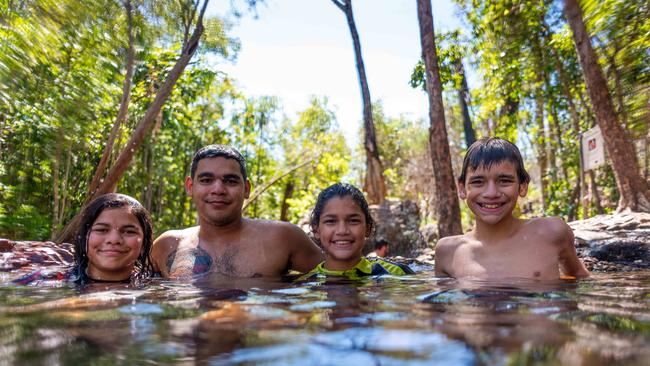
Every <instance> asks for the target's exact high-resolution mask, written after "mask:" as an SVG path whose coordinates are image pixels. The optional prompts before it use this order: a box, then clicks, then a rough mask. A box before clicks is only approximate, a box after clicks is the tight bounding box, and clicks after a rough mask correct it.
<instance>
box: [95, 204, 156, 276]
mask: <svg viewBox="0 0 650 366" xmlns="http://www.w3.org/2000/svg"><path fill="white" fill-rule="evenodd" d="M143 237H144V235H143V232H142V227H141V226H140V222H139V221H138V219H137V218H136V217H135V216H133V214H131V209H130V208H129V207H118V208H107V209H105V210H104V211H102V212H101V214H100V215H99V216H98V217H97V219H96V220H95V222H94V223H93V226H92V228H91V229H90V234H89V236H88V244H87V249H86V251H87V253H88V271H87V274H88V276H90V277H91V278H93V279H96V280H104V281H120V280H124V279H127V278H128V277H129V276H130V275H131V273H132V272H133V267H134V265H135V262H136V260H137V259H138V256H140V253H141V252H142V239H143Z"/></svg>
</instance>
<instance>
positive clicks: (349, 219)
mask: <svg viewBox="0 0 650 366" xmlns="http://www.w3.org/2000/svg"><path fill="white" fill-rule="evenodd" d="M369 234H370V228H368V227H367V224H366V219H365V215H364V214H363V211H362V210H361V208H360V207H359V205H358V204H357V203H356V202H354V200H353V199H352V197H350V196H345V197H333V198H331V199H330V200H329V201H327V203H326V204H325V206H324V207H323V212H322V213H321V216H320V219H319V220H318V227H317V228H316V230H315V232H314V235H315V236H316V238H317V239H318V240H320V243H321V245H322V246H323V248H324V249H325V253H326V259H325V263H324V267H325V268H326V269H330V270H346V269H350V268H353V267H354V266H355V265H356V264H357V263H359V260H361V251H362V250H363V246H364V243H365V239H366V237H367V236H368V235H369Z"/></svg>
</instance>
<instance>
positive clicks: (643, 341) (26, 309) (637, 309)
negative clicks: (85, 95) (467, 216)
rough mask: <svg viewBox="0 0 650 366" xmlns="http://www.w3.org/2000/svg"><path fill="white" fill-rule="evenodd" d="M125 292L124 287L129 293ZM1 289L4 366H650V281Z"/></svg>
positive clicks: (644, 277) (207, 280)
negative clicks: (146, 365) (195, 365)
mask: <svg viewBox="0 0 650 366" xmlns="http://www.w3.org/2000/svg"><path fill="white" fill-rule="evenodd" d="M120 286H121V287H120ZM120 286H118V287H111V288H106V287H98V288H92V287H91V288H87V289H84V291H83V292H79V291H78V290H77V289H75V288H72V287H59V288H56V287H55V288H39V287H9V286H8V287H0V307H1V308H0V363H2V364H7V363H30V364H32V363H36V364H45V363H47V364H50V363H54V364H74V363H100V364H104V363H108V364H116V363H118V364H123V363H132V364H142V363H157V364H178V363H198V364H216V365H219V364H246V365H251V364H265V365H274V364H278V365H280V364H281V365H291V364H301V365H302V364H314V365H333V364H350V363H353V362H365V363H369V364H381V365H391V364H395V365H397V364H399V365H409V364H410V365H419V364H431V363H435V364H451V365H474V364H567V365H610V364H632V365H635V364H638V365H643V364H647V363H648V360H650V346H649V344H650V342H649V340H650V310H649V309H650V307H649V306H648V304H649V302H650V296H649V295H648V294H649V293H650V272H635V273H627V274H625V273H623V274H614V275H611V274H610V275H599V274H596V275H595V276H593V277H592V278H590V279H588V280H583V281H579V282H575V281H573V282H572V281H559V282H544V283H541V282H521V281H514V280H513V281H509V282H508V283H503V282H501V283H496V282H486V281H456V280H453V279H437V278H435V277H433V276H432V273H431V272H425V273H419V274H417V275H416V276H409V277H404V278H399V277H391V276H386V277H382V278H370V279H366V280H363V281H348V280H327V281H312V282H302V283H290V282H287V281H286V280H285V279H282V278H277V279H239V280H233V279H228V278H223V277H219V276H206V277H202V278H198V279H196V280H193V281H190V280H188V281H185V282H182V281H166V280H154V281H152V282H151V283H149V284H148V285H147V286H144V287H139V288H133V287H130V286H126V285H120Z"/></svg>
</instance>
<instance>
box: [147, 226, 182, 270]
mask: <svg viewBox="0 0 650 366" xmlns="http://www.w3.org/2000/svg"><path fill="white" fill-rule="evenodd" d="M181 236H182V235H181V231H180V230H170V231H165V232H164V233H162V234H161V235H160V236H159V237H157V238H156V240H154V242H153V246H152V248H151V263H153V267H154V271H155V272H157V273H160V274H161V275H162V276H163V277H165V278H168V277H169V268H168V261H169V256H170V255H171V254H172V253H173V252H174V251H175V250H176V248H178V244H179V243H180V241H181Z"/></svg>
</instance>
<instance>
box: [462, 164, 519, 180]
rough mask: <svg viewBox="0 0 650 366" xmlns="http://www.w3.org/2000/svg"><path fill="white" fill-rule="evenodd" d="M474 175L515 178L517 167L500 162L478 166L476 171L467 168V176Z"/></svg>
mask: <svg viewBox="0 0 650 366" xmlns="http://www.w3.org/2000/svg"><path fill="white" fill-rule="evenodd" d="M474 175H514V176H517V167H516V166H515V164H514V163H513V162H511V161H508V160H501V161H499V162H496V163H492V164H484V163H483V164H480V165H479V166H477V167H476V169H472V167H468V168H467V176H468V177H470V176H474Z"/></svg>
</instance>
